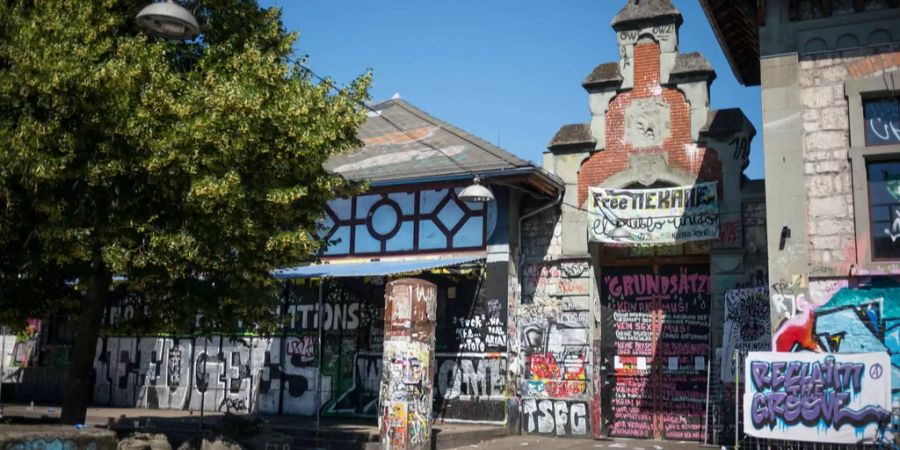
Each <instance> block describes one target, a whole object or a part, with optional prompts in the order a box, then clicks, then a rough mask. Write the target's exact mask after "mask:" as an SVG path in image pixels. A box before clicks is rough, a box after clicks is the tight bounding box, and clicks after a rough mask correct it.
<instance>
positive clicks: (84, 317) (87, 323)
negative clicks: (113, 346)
mask: <svg viewBox="0 0 900 450" xmlns="http://www.w3.org/2000/svg"><path fill="white" fill-rule="evenodd" d="M111 283H112V278H111V277H110V275H109V273H108V271H107V270H106V266H105V265H104V263H103V259H102V258H100V257H95V258H94V265H93V272H92V273H91V279H90V281H88V285H87V294H86V296H85V298H84V301H83V302H82V307H81V313H80V314H79V315H78V324H77V325H76V327H77V328H76V333H75V345H74V348H73V349H72V363H71V365H70V366H69V378H68V380H67V381H66V388H65V396H64V398H63V407H62V419H61V421H62V423H64V424H69V425H73V424H79V423H84V421H85V417H86V415H87V408H88V403H90V401H91V394H92V392H93V390H94V377H93V376H92V374H91V372H92V370H93V367H94V357H95V356H96V353H97V338H98V337H99V336H100V326H101V325H102V322H103V311H104V310H105V309H106V300H107V298H108V296H109V294H108V293H109V288H110V284H111Z"/></svg>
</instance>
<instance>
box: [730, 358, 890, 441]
mask: <svg viewBox="0 0 900 450" xmlns="http://www.w3.org/2000/svg"><path fill="white" fill-rule="evenodd" d="M745 364H746V366H745V369H746V375H745V383H746V390H745V392H744V433H746V434H748V435H750V436H756V437H760V438H765V439H779V440H790V441H806V442H828V443H841V444H854V443H858V442H863V441H867V442H871V440H872V439H873V438H875V436H876V434H877V432H878V424H879V423H881V422H882V421H884V420H886V419H890V404H891V360H890V356H889V355H888V354H887V353H848V354H830V353H773V352H751V353H750V354H749V355H748V356H747V360H746V363H745Z"/></svg>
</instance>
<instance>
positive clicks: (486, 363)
mask: <svg viewBox="0 0 900 450" xmlns="http://www.w3.org/2000/svg"><path fill="white" fill-rule="evenodd" d="M488 274H490V276H489V275H488ZM421 278H423V279H427V280H429V281H431V282H433V283H435V284H437V286H438V302H437V318H438V325H437V330H436V337H437V343H436V350H437V353H436V361H435V377H434V379H435V407H434V410H435V412H436V415H437V417H439V418H442V419H445V420H453V419H467V420H476V421H485V422H497V423H499V422H504V421H505V420H506V418H507V414H506V411H507V399H508V398H509V389H508V382H507V379H508V354H507V345H508V339H507V334H506V330H507V314H508V313H507V301H506V292H507V287H508V278H507V263H506V262H502V263H494V264H489V265H488V267H487V268H486V269H481V268H474V269H442V270H441V271H439V273H438V272H436V273H431V274H423V275H421ZM386 281H387V280H386V279H384V278H379V277H374V278H348V279H340V280H334V281H328V282H326V284H325V287H324V289H323V290H322V292H323V298H322V306H321V315H320V314H319V312H320V306H319V286H318V284H316V283H313V282H305V283H304V282H297V283H293V284H291V285H290V287H289V288H288V289H287V291H286V292H287V299H286V301H285V303H284V305H283V307H282V315H283V319H284V323H285V329H284V333H283V334H282V335H280V336H271V337H240V338H228V337H222V336H215V337H210V338H205V337H108V338H103V339H101V340H100V341H99V342H98V344H97V355H98V356H97V359H96V361H95V364H94V370H95V380H96V381H95V387H94V403H95V404H97V405H109V406H120V407H143V408H161V409H185V410H200V409H201V408H202V409H203V410H206V411H232V412H257V411H258V412H263V413H268V414H289V415H304V416H311V415H315V414H316V408H317V407H318V408H319V412H320V413H321V414H322V415H325V416H359V417H373V418H374V417H376V415H377V411H378V409H377V402H378V391H379V382H380V380H381V375H382V351H383V342H384V318H383V317H384V290H385V282H386ZM320 320H321V329H322V341H321V342H322V344H321V346H320V345H319V334H318V333H319V326H320V322H319V321H320ZM316 392H320V393H321V394H320V397H319V398H318V399H317V398H316Z"/></svg>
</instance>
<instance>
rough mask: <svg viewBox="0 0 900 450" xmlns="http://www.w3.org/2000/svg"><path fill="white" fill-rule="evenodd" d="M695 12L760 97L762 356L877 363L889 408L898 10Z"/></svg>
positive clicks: (896, 212)
mask: <svg viewBox="0 0 900 450" xmlns="http://www.w3.org/2000/svg"><path fill="white" fill-rule="evenodd" d="M701 3H702V4H703V6H704V8H705V9H706V11H707V15H708V17H709V19H710V22H711V23H712V25H713V29H714V30H715V31H716V33H717V35H718V38H719V41H720V43H721V44H722V47H723V49H724V50H725V53H726V55H727V56H728V58H729V60H730V62H731V65H732V68H733V70H734V72H735V75H736V76H737V77H738V79H739V80H740V81H741V82H743V83H744V84H746V85H750V86H753V85H759V86H761V88H762V107H763V120H764V122H765V126H764V130H763V139H764V146H765V160H766V166H765V169H766V178H767V180H768V183H769V186H770V189H769V190H768V192H767V216H768V231H767V235H768V245H769V275H770V283H771V284H770V291H771V296H770V299H771V323H770V325H771V329H772V333H773V350H775V351H780V352H829V353H861V352H888V353H890V356H891V361H892V367H891V368H890V373H891V377H892V396H893V399H894V401H895V402H896V401H900V284H898V281H900V279H898V278H897V276H898V275H900V247H898V246H897V245H898V244H900V243H897V242H896V241H897V238H898V236H900V233H898V230H900V204H898V202H900V200H898V199H900V195H898V191H897V189H896V187H897V181H896V180H897V179H898V178H900V108H898V101H900V90H898V87H900V4H898V2H897V1H893V0H883V1H882V0H875V1H850V0H843V1H842V0H835V1H811V0H791V1H719V0H703V1H701ZM776 186H777V187H776Z"/></svg>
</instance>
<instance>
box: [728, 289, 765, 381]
mask: <svg viewBox="0 0 900 450" xmlns="http://www.w3.org/2000/svg"><path fill="white" fill-rule="evenodd" d="M724 331H725V332H724V335H723V338H722V370H721V374H722V381H723V382H725V383H734V382H735V380H737V379H738V378H739V377H740V374H736V373H735V370H736V369H737V368H736V367H735V365H734V352H736V351H737V352H740V355H741V357H740V359H738V361H743V360H744V358H746V357H747V353H749V352H766V351H769V350H771V349H772V329H771V326H770V324H769V289H768V288H767V287H758V288H749V289H733V290H730V291H727V292H725V329H724Z"/></svg>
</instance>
